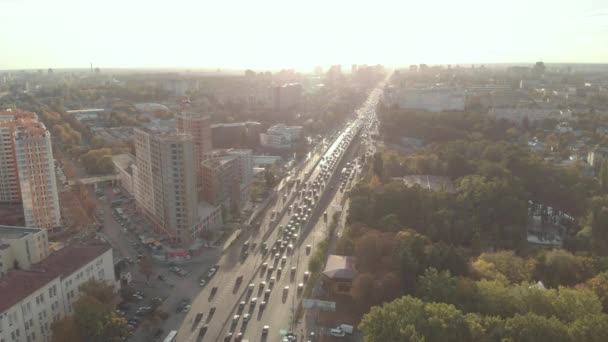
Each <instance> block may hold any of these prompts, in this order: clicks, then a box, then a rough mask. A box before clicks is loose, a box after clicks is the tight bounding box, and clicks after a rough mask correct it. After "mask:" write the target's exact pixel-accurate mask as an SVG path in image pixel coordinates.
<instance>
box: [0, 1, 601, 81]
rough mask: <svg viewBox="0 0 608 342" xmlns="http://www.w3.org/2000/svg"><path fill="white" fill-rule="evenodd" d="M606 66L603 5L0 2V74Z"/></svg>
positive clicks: (472, 2) (510, 2)
mask: <svg viewBox="0 0 608 342" xmlns="http://www.w3.org/2000/svg"><path fill="white" fill-rule="evenodd" d="M540 59H542V60H543V61H545V62H596V63H602V62H603V63H608V1H607V0H569V1H562V0H503V1H492V0H448V1H435V0H419V1H408V0H401V1H387V0H366V1H356V0H355V1H353V0H350V1H337V0H306V1H289V0H276V1H275V0H270V1H265V0H214V1H206V0H171V1H156V0H145V1H144V0H100V1H89V0H0V69H14V68H48V67H53V68H62V67H88V66H89V62H93V64H94V65H95V66H99V67H100V68H109V67H192V68H196V67H200V68H205V67H212V68H215V67H222V68H247V67H249V68H253V69H266V68H274V69H276V68H296V69H311V68H312V67H314V66H315V65H328V64H333V63H340V64H345V65H348V64H352V63H355V64H356V63H359V64H362V63H368V64H371V63H373V64H376V63H383V64H387V65H406V64H410V63H429V64H433V63H466V62H476V63H490V62H533V61H536V60H540Z"/></svg>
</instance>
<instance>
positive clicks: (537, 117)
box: [489, 107, 572, 124]
mask: <svg viewBox="0 0 608 342" xmlns="http://www.w3.org/2000/svg"><path fill="white" fill-rule="evenodd" d="M489 115H491V116H493V117H494V118H495V119H497V120H501V119H503V120H507V121H511V122H515V123H518V124H521V123H523V121H524V119H525V118H527V119H528V121H529V122H530V123H535V122H541V121H543V120H545V119H555V120H558V121H562V120H569V119H571V118H572V112H571V111H570V110H569V109H558V108H534V107H520V108H493V109H491V110H490V112H489Z"/></svg>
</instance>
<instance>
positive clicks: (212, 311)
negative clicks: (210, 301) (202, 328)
mask: <svg viewBox="0 0 608 342" xmlns="http://www.w3.org/2000/svg"><path fill="white" fill-rule="evenodd" d="M214 313H215V306H212V307H210V308H209V314H208V315H207V320H209V318H210V317H211V316H213V314H214Z"/></svg>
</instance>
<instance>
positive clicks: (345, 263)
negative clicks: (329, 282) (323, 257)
mask: <svg viewBox="0 0 608 342" xmlns="http://www.w3.org/2000/svg"><path fill="white" fill-rule="evenodd" d="M356 273H357V271H356V270H355V258H354V257H352V256H343V255H334V254H331V255H329V257H328V258H327V266H325V270H323V274H324V275H325V276H326V277H328V278H330V279H353V278H354V277H355V274H356Z"/></svg>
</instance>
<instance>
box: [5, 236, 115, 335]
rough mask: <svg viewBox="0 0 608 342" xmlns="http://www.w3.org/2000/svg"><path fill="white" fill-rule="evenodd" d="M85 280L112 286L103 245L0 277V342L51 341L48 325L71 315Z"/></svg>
mask: <svg viewBox="0 0 608 342" xmlns="http://www.w3.org/2000/svg"><path fill="white" fill-rule="evenodd" d="M89 280H99V281H104V282H106V283H107V284H108V285H111V286H114V287H115V289H117V288H118V287H117V286H118V283H117V282H116V277H115V274H114V263H113V257H112V248H111V247H110V246H109V245H107V244H101V243H94V244H87V245H80V246H70V247H65V248H63V249H61V250H59V251H57V252H55V253H52V254H50V255H49V256H48V257H47V258H46V259H44V260H42V261H41V262H39V263H37V264H35V265H32V267H31V268H30V269H29V270H13V271H10V272H8V273H7V274H6V275H4V276H3V277H2V278H0V341H6V342H8V341H11V342H13V341H15V342H48V341H51V325H52V324H53V322H55V321H58V320H60V319H62V318H64V317H65V316H69V315H70V314H72V313H73V310H74V309H73V305H74V303H75V302H76V301H77V300H78V298H79V297H80V290H79V288H80V286H81V285H82V284H84V283H86V282H87V281H89Z"/></svg>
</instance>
